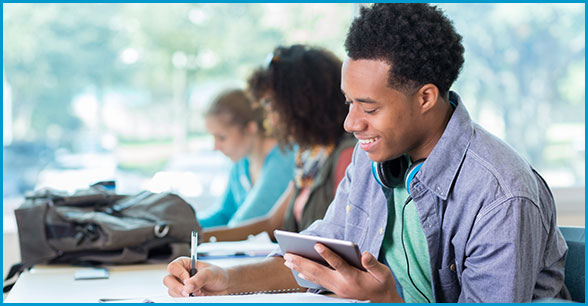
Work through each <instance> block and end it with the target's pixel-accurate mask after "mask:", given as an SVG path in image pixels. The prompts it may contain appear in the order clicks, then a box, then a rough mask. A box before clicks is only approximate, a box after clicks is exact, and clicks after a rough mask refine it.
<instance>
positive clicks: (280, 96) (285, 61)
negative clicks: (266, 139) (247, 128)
mask: <svg viewBox="0 0 588 306" xmlns="http://www.w3.org/2000/svg"><path fill="white" fill-rule="evenodd" d="M341 65H342V62H341V60H340V59H339V58H337V56H335V55H334V54H333V53H331V52H330V51H328V50H325V49H322V48H318V47H309V46H305V45H292V46H288V47H285V46H280V47H277V48H276V49H274V52H273V57H272V58H271V61H270V62H269V64H268V65H267V66H266V67H262V68H258V69H257V70H255V71H254V72H253V74H252V75H251V76H250V77H249V79H248V80H247V83H248V88H249V90H250V92H251V94H252V95H253V97H254V98H255V99H256V100H257V101H260V100H261V99H262V98H263V97H264V96H266V95H267V94H268V93H269V94H270V95H271V96H272V98H273V100H272V101H270V102H269V103H270V107H271V108H272V109H273V110H274V111H276V112H277V114H278V117H279V120H280V126H278V127H274V128H275V130H276V133H275V134H276V137H277V139H278V141H279V142H280V144H281V145H286V146H289V145H290V141H291V140H293V141H294V142H295V143H296V144H297V145H298V146H300V148H301V149H307V148H310V147H312V146H315V145H332V144H335V145H336V144H337V143H338V142H339V140H340V139H341V138H342V136H343V134H344V133H345V130H344V129H343V121H344V120H345V117H346V116H347V110H348V108H347V106H346V105H345V103H344V102H345V96H343V94H342V93H341V89H340V85H341Z"/></svg>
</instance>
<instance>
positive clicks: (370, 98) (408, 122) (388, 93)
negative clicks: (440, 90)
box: [341, 58, 423, 162]
mask: <svg viewBox="0 0 588 306" xmlns="http://www.w3.org/2000/svg"><path fill="white" fill-rule="evenodd" d="M389 70H390V65H389V64H388V63H386V62H384V61H380V60H364V59H362V60H352V59H349V58H347V59H346V60H345V61H344V62H343V68H342V80H341V90H342V91H343V93H344V94H345V99H346V103H347V104H349V113H348V114H347V118H346V119H345V123H344V127H345V130H346V131H347V132H350V133H353V135H355V137H356V138H357V139H358V140H359V143H360V147H361V149H363V150H364V151H366V152H367V153H368V156H369V158H370V159H371V160H373V161H377V162H383V161H386V160H390V159H393V158H396V157H399V156H401V155H402V154H405V153H408V154H409V155H411V153H412V152H414V151H415V150H417V149H418V147H419V142H420V139H422V132H421V131H422V130H423V125H422V123H423V122H422V121H421V119H422V118H421V116H420V113H421V110H420V109H419V107H418V105H419V104H418V101H417V100H416V99H417V98H415V97H416V95H415V96H414V97H409V96H406V95H405V94H403V93H402V92H400V91H398V90H394V89H392V88H390V87H388V76H389ZM411 157H413V156H412V155H411Z"/></svg>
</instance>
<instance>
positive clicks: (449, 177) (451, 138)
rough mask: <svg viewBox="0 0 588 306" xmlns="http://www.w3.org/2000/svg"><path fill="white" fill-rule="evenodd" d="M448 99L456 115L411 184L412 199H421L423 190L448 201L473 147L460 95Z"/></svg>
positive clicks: (469, 121) (451, 94)
mask: <svg viewBox="0 0 588 306" xmlns="http://www.w3.org/2000/svg"><path fill="white" fill-rule="evenodd" d="M449 99H450V100H451V101H453V102H457V107H456V108H455V110H454V111H453V114H452V115H451V118H450V119H449V122H448V123H447V126H446V127H445V131H444V132H443V135H441V138H440V139H439V141H438V142H437V144H436V145H435V147H434V148H433V151H431V154H429V156H428V157H427V159H426V160H425V162H424V164H423V166H422V168H421V169H420V170H419V172H418V173H417V175H416V176H415V179H414V180H413V182H412V183H411V187H410V188H411V196H413V197H418V196H419V195H420V194H421V193H422V192H423V191H424V189H428V190H430V191H431V192H433V193H434V194H435V195H436V196H437V197H439V198H441V199H443V200H447V197H448V194H449V191H450V189H451V186H452V184H453V181H454V180H455V177H456V176H457V172H458V170H459V167H460V165H461V163H462V161H463V159H464V157H465V154H466V151H467V149H468V147H469V145H470V142H471V138H472V135H473V133H474V127H473V122H472V120H471V119H470V115H469V114H468V112H467V110H466V108H465V106H464V105H463V103H462V102H461V98H460V97H459V95H457V93H455V92H453V91H451V92H449Z"/></svg>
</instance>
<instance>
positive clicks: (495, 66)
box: [3, 3, 585, 270]
mask: <svg viewBox="0 0 588 306" xmlns="http://www.w3.org/2000/svg"><path fill="white" fill-rule="evenodd" d="M362 5H364V4H362ZM439 6H440V7H441V8H443V9H444V10H445V11H446V13H447V15H448V16H449V17H450V19H452V20H453V21H454V24H455V27H456V28H457V30H458V32H459V33H461V34H462V35H463V37H464V45H465V49H466V54H465V56H466V62H465V66H464V68H463V70H462V73H461V75H460V77H459V79H458V81H457V83H456V84H455V85H454V86H453V90H455V91H457V92H459V93H460V94H461V96H462V98H463V101H464V103H465V104H466V105H467V107H468V109H469V111H470V114H471V115H472V116H473V118H474V119H475V120H476V121H477V122H478V123H480V124H481V125H482V126H484V127H485V128H487V129H488V130H490V131H491V132H493V133H494V134H496V135H498V136H499V137H501V138H502V139H504V140H506V141H507V142H508V143H509V144H510V145H512V146H513V147H514V148H515V149H516V150H517V151H518V152H520V153H521V154H522V155H523V156H524V157H525V158H526V159H527V160H528V161H529V162H530V163H531V164H532V165H534V167H535V168H536V169H538V170H539V172H540V173H542V175H543V176H544V177H545V179H546V180H547V182H548V183H549V184H550V186H551V187H552V189H553V191H554V194H555V196H556V200H557V205H558V213H559V223H560V224H562V225H564V224H565V225H581V226H583V225H584V185H585V103H584V101H585V7H584V4H582V3H580V4H547V3H545V4H543V3H542V4H439ZM359 7H360V5H359V4H353V3H346V4H336V3H329V4H310V3H297V4H261V3H260V4H242V3H233V4H197V3H193V4H155V3H150V4H138V3H136V4H122V3H109V4H73V3H72V4H68V3H61V4H49V3H47V4H43V3H37V4H16V3H14V4H13V3H4V4H3V216H4V218H3V229H4V234H5V235H4V236H5V246H6V243H7V238H6V235H7V234H9V233H14V232H15V231H16V225H15V221H14V217H13V210H14V208H16V207H17V206H18V205H19V204H20V203H21V202H22V200H23V193H24V192H26V191H28V190H32V189H36V188H42V187H51V188H56V189H60V190H67V191H72V192H73V191H74V190H76V189H80V188H85V187H87V186H88V185H89V184H91V183H94V182H97V181H100V180H116V184H117V192H119V193H135V192H138V191H140V190H144V189H148V190H152V191H155V192H159V191H173V192H176V193H178V194H180V195H182V196H184V198H185V199H186V200H188V201H189V202H190V203H191V204H192V205H194V206H195V207H196V208H197V210H202V209H206V207H207V206H209V205H210V204H212V203H214V201H215V200H216V199H217V198H218V197H219V196H220V195H221V194H222V192H223V188H224V184H225V182H226V178H227V172H228V169H229V166H230V161H229V160H228V158H226V157H224V156H223V155H222V154H221V153H220V152H214V151H213V150H212V147H213V144H212V137H210V136H209V135H207V134H206V131H205V129H204V122H203V118H202V112H203V110H204V109H205V108H206V106H207V103H208V102H209V101H210V100H211V98H212V97H213V96H214V95H215V94H216V93H217V92H218V91H219V90H221V89H223V88H225V87H227V86H244V85H245V84H244V80H245V79H246V77H247V76H248V74H249V73H250V72H251V71H252V69H253V68H254V67H256V66H259V65H263V64H264V61H265V59H266V57H267V55H268V53H269V52H270V51H271V50H272V49H273V48H274V47H275V46H276V45H279V44H292V43H305V44H312V45H319V46H323V47H326V48H328V49H330V50H332V51H333V52H335V53H336V54H337V55H339V56H340V57H341V58H342V57H344V55H345V52H344V49H343V42H344V40H345V35H346V32H347V28H348V26H349V24H350V22H351V20H352V18H353V16H354V15H355V14H357V11H358V9H359ZM341 103H343V101H341ZM6 249H7V248H6V247H4V255H5V256H4V258H5V264H6V252H7V250H6ZM5 270H6V269H5Z"/></svg>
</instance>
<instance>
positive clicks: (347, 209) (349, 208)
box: [345, 204, 351, 212]
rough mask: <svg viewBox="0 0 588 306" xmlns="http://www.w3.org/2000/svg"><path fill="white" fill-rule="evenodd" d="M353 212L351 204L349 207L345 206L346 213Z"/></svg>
mask: <svg viewBox="0 0 588 306" xmlns="http://www.w3.org/2000/svg"><path fill="white" fill-rule="evenodd" d="M350 210H351V206H349V204H347V206H345V211H346V212H349V211H350Z"/></svg>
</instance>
